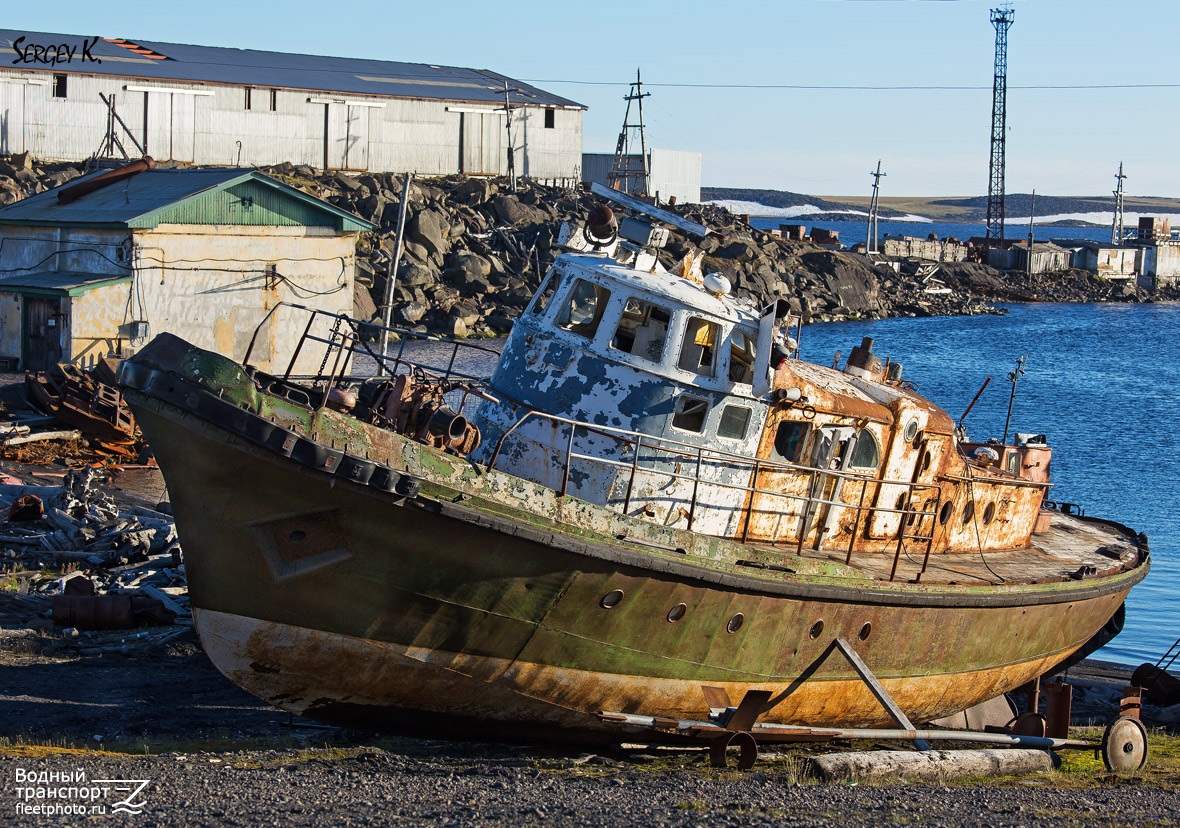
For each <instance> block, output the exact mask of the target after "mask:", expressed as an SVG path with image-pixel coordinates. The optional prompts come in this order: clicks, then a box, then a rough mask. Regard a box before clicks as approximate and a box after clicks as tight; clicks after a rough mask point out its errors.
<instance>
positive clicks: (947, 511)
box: [938, 500, 955, 526]
mask: <svg viewBox="0 0 1180 828" xmlns="http://www.w3.org/2000/svg"><path fill="white" fill-rule="evenodd" d="M954 510H955V506H954V504H953V503H951V502H950V501H949V500H948V501H947V502H946V503H944V504H942V508H941V509H939V510H938V522H939V524H941V525H942V526H946V524H947V521H949V520H950V519H951V513H952V512H954Z"/></svg>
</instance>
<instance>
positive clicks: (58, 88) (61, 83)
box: [53, 75, 68, 98]
mask: <svg viewBox="0 0 1180 828" xmlns="http://www.w3.org/2000/svg"><path fill="white" fill-rule="evenodd" d="M67 78H68V76H67V75H54V76H53V97H55V98H64V97H66V80H67Z"/></svg>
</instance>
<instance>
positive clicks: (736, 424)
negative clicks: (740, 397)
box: [717, 405, 751, 440]
mask: <svg viewBox="0 0 1180 828" xmlns="http://www.w3.org/2000/svg"><path fill="white" fill-rule="evenodd" d="M750 414H751V412H750V409H749V408H747V407H746V406H744V405H727V406H725V408H723V409H721V420H720V421H719V422H718V423H717V436H718V437H725V438H726V439H729V440H744V439H746V431H747V430H748V429H749V428H750Z"/></svg>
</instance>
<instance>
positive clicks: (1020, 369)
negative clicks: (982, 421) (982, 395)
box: [1000, 356, 1028, 445]
mask: <svg viewBox="0 0 1180 828" xmlns="http://www.w3.org/2000/svg"><path fill="white" fill-rule="evenodd" d="M1027 360H1028V357H1027V356H1022V357H1017V359H1016V370H1015V371H1009V372H1008V382H1010V383H1012V394H1011V395H1010V396H1009V397H1008V419H1006V420H1004V439H1003V440H1001V441H1000V442H1001V443H1002V444H1004V445H1007V443H1008V426H1009V424H1011V422H1012V405H1013V404H1014V403H1015V402H1016V383H1017V382H1019V381H1020V378H1021V377H1023V376H1024V363H1025V362H1026V361H1027Z"/></svg>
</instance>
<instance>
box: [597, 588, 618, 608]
mask: <svg viewBox="0 0 1180 828" xmlns="http://www.w3.org/2000/svg"><path fill="white" fill-rule="evenodd" d="M622 600H623V590H621V589H612V590H611V591H610V592H608V593H607V594H606V595H603V596H602V600H601V601H599V602H598V603H599V604H600V605H601V606H602V608H603V609H612V608H613V607H617V606H618V605H619V601H622Z"/></svg>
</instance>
